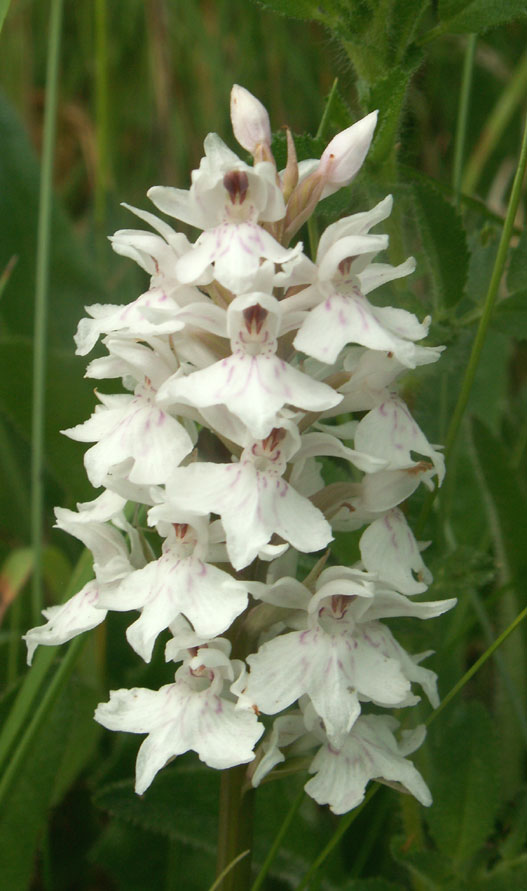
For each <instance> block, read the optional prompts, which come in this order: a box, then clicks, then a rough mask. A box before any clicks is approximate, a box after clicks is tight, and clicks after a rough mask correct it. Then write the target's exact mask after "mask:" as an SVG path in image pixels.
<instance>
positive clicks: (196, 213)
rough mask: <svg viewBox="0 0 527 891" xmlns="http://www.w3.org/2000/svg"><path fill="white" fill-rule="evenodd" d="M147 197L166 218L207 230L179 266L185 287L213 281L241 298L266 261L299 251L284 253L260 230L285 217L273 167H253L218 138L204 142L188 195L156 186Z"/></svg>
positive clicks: (283, 258)
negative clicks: (169, 217)
mask: <svg viewBox="0 0 527 891" xmlns="http://www.w3.org/2000/svg"><path fill="white" fill-rule="evenodd" d="M148 196H149V198H151V200H152V201H153V202H154V204H155V205H156V206H157V207H158V208H159V209H160V210H162V211H163V212H164V213H167V214H170V215H171V216H174V217H176V218H178V219H180V220H182V221H183V222H185V223H189V224H190V225H192V226H196V227H198V228H199V229H203V230H204V231H203V233H202V235H200V237H199V238H198V240H197V241H196V243H195V245H194V247H193V248H192V249H191V250H190V251H188V252H187V253H186V254H185V256H183V257H181V258H180V259H179V260H178V261H177V262H176V264H175V274H176V276H177V278H178V280H179V281H181V282H186V283H188V284H192V283H195V282H198V281H202V280H203V278H207V277H208V279H207V280H208V281H212V279H213V278H214V279H216V281H218V282H219V283H220V284H221V285H223V286H224V287H226V288H229V289H230V290H231V291H233V292H234V293H238V294H239V293H242V292H243V291H247V290H249V289H250V287H251V282H252V277H253V276H254V275H255V274H256V273H257V271H258V267H259V265H260V261H261V260H262V259H268V260H272V261H273V262H274V263H283V262H285V261H286V260H288V259H290V258H291V257H294V256H295V254H296V252H297V251H298V248H297V249H295V250H288V249H286V248H284V247H282V246H281V245H280V244H279V243H278V242H277V241H276V240H275V239H274V238H273V237H272V236H271V235H270V234H269V233H268V232H267V231H266V230H265V229H263V228H262V226H260V225H259V223H262V222H275V221H277V220H280V219H282V217H283V216H284V214H285V205H284V200H283V196H282V192H281V190H280V187H279V185H278V184H277V182H276V171H275V168H274V165H273V164H271V163H270V162H269V161H261V162H259V163H257V164H256V165H255V166H254V167H249V166H248V165H247V164H244V163H243V161H241V160H240V159H239V158H238V156H237V155H235V154H234V152H231V150H230V149H229V148H227V146H226V145H225V143H224V142H222V140H221V139H220V138H219V136H216V134H215V133H210V134H209V135H208V136H207V138H206V140H205V157H204V158H203V159H202V161H201V164H200V167H199V170H195V171H194V172H193V174H192V186H191V188H190V191H188V192H187V191H185V190H184V189H174V188H168V187H163V186H154V187H153V188H152V189H150V190H149V192H148Z"/></svg>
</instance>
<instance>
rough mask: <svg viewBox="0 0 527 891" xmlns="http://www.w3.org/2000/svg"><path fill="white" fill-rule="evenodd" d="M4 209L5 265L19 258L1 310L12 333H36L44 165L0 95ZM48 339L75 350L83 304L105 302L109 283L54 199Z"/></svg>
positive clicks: (0, 198)
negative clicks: (41, 166) (38, 232)
mask: <svg viewBox="0 0 527 891" xmlns="http://www.w3.org/2000/svg"><path fill="white" fill-rule="evenodd" d="M0 141H1V143H2V153H1V156H0V215H1V218H2V219H3V220H9V225H8V226H4V227H3V230H2V240H1V242H0V269H2V270H3V269H4V268H5V266H6V265H7V263H8V262H9V261H10V260H11V258H12V257H14V256H16V257H18V262H17V264H16V266H15V267H14V269H13V270H12V273H11V275H10V277H9V281H8V283H7V286H6V288H5V291H4V294H3V296H2V303H1V304H0V312H1V316H2V321H3V323H4V331H5V329H6V328H7V330H9V331H10V332H11V333H13V334H20V335H25V336H27V337H32V335H33V300H34V290H35V253H36V225H35V220H36V219H37V215H38V194H39V176H40V174H39V166H38V162H37V159H36V157H35V154H34V152H33V149H32V147H31V145H30V143H29V140H28V138H27V135H26V133H25V132H24V129H23V127H22V125H21V123H20V121H19V120H18V119H17V117H16V116H15V114H14V112H13V111H12V109H11V108H10V107H9V105H8V103H7V102H6V100H5V98H3V97H2V96H0ZM50 269H51V276H50V304H49V326H48V328H49V344H50V346H51V347H55V348H57V347H64V348H66V349H68V350H71V351H73V344H72V337H73V334H74V332H75V330H76V328H77V324H78V321H79V318H80V317H81V316H83V315H84V305H85V304H87V303H93V302H101V301H102V300H103V299H104V286H103V283H102V281H101V280H100V279H99V277H98V276H97V273H96V270H95V265H94V263H93V262H90V260H89V258H88V256H87V255H86V254H85V252H84V250H83V249H82V246H81V244H80V243H79V241H78V239H77V238H76V236H75V234H74V232H73V229H72V227H71V224H70V222H69V220H68V219H67V217H66V214H65V213H64V211H63V210H62V208H61V207H60V204H59V203H58V202H57V200H56V199H55V201H54V210H53V215H52V227H51V258H50Z"/></svg>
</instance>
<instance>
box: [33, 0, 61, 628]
mask: <svg viewBox="0 0 527 891" xmlns="http://www.w3.org/2000/svg"><path fill="white" fill-rule="evenodd" d="M50 6H51V8H50V22H49V36H48V62H47V71H46V107H45V112H44V134H43V143H42V163H41V170H40V200H39V212H38V226H37V256H36V287H35V323H34V347H33V405H32V450H31V544H32V547H33V550H34V553H35V571H34V575H33V591H32V604H31V608H32V617H33V621H34V622H35V623H37V622H38V621H39V618H40V612H41V610H42V605H43V597H42V537H43V512H44V479H43V476H44V451H45V449H44V419H45V392H46V329H47V303H48V290H49V259H50V244H51V209H52V191H53V159H54V153H55V122H56V116H57V95H58V72H59V56H60V34H61V26H62V8H63V0H51V4H50Z"/></svg>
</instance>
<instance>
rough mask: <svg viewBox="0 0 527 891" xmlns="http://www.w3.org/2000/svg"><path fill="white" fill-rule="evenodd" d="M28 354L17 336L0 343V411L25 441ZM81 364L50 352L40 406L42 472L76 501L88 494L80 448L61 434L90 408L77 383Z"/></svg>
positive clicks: (89, 397)
mask: <svg viewBox="0 0 527 891" xmlns="http://www.w3.org/2000/svg"><path fill="white" fill-rule="evenodd" d="M32 361H33V350H32V346H31V342H30V341H29V340H27V339H26V338H23V337H9V336H7V337H6V336H4V337H3V338H0V409H1V410H2V411H3V412H4V413H5V414H6V415H7V417H8V418H9V420H10V422H11V423H12V424H13V426H14V427H15V429H16V430H17V432H18V433H19V434H20V435H21V436H22V437H23V438H24V439H25V440H26V441H27V442H30V441H31V403H30V399H29V394H30V392H31V374H32V371H31V369H32ZM83 375H84V368H83V363H82V362H81V361H80V360H79V359H78V357H76V356H74V355H73V352H72V353H71V354H69V353H67V352H66V351H58V350H51V351H50V354H49V357H48V385H47V392H46V401H47V404H48V406H49V411H48V413H47V417H46V467H47V469H48V470H49V471H50V472H51V473H52V474H53V476H54V477H55V480H56V481H57V483H58V484H59V485H60V486H61V488H63V489H66V490H69V491H71V492H73V493H74V494H75V499H76V500H77V501H82V499H83V497H84V496H86V497H87V498H89V497H90V494H91V493H92V492H93V490H92V489H91V487H90V485H89V483H88V482H87V480H86V474H85V471H84V468H83V464H82V455H83V448H79V447H78V446H77V445H76V443H74V442H73V441H72V440H70V439H68V437H66V436H64V435H63V434H61V432H60V431H61V430H63V429H65V428H67V427H71V426H74V425H75V424H78V423H81V422H82V421H84V420H86V418H88V417H89V415H90V414H91V413H92V411H93V410H94V408H95V400H94V396H93V385H92V384H91V383H88V382H87V381H85V380H84V379H83Z"/></svg>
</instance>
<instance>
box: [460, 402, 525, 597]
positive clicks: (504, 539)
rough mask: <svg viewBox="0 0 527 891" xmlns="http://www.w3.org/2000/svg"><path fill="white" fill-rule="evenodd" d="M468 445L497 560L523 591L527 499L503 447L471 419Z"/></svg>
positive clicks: (481, 424) (479, 422) (478, 421)
mask: <svg viewBox="0 0 527 891" xmlns="http://www.w3.org/2000/svg"><path fill="white" fill-rule="evenodd" d="M472 441H473V444H474V450H475V454H476V459H477V462H478V465H479V469H480V471H481V476H482V482H483V484H484V487H485V491H486V495H487V505H488V508H489V511H490V512H491V524H492V527H493V529H494V531H495V535H496V536H497V538H498V539H499V543H498V545H497V547H498V548H499V552H500V558H501V560H505V561H506V564H507V567H506V572H508V574H510V576H511V579H512V580H516V581H517V583H519V584H520V585H521V587H522V589H523V584H524V580H525V577H526V574H527V524H526V523H525V517H526V516H527V499H526V498H525V496H524V494H523V493H522V491H521V489H520V488H519V487H518V484H517V474H516V472H515V471H514V470H513V469H512V468H511V467H510V464H509V455H508V452H507V450H506V449H505V447H504V445H503V444H502V443H501V442H500V440H499V439H497V437H495V436H493V435H492V433H491V432H490V431H489V429H488V428H487V427H486V426H485V424H484V423H483V422H482V421H480V420H478V419H474V420H473V422H472Z"/></svg>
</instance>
